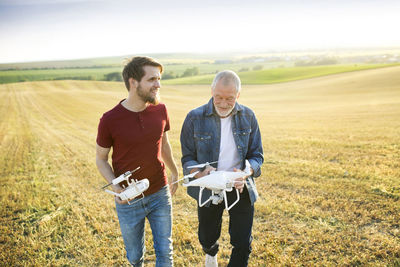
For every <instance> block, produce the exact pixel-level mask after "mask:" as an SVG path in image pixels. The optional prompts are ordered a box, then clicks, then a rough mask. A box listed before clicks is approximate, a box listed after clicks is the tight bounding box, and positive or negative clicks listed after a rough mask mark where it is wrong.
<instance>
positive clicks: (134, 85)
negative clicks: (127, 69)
mask: <svg viewBox="0 0 400 267" xmlns="http://www.w3.org/2000/svg"><path fill="white" fill-rule="evenodd" d="M138 85H139V83H138V81H136V80H135V79H133V78H129V86H130V89H133V90H136V88H137V87H138Z"/></svg>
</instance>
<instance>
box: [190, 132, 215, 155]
mask: <svg viewBox="0 0 400 267" xmlns="http://www.w3.org/2000/svg"><path fill="white" fill-rule="evenodd" d="M194 140H195V142H196V148H197V151H199V152H209V151H211V144H212V138H211V134H209V133H195V134H194Z"/></svg>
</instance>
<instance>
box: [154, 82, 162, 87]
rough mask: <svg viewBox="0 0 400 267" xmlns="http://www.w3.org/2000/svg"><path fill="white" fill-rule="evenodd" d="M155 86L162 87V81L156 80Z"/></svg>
mask: <svg viewBox="0 0 400 267" xmlns="http://www.w3.org/2000/svg"><path fill="white" fill-rule="evenodd" d="M154 86H155V87H157V88H160V87H161V81H159V80H157V81H155V83H154Z"/></svg>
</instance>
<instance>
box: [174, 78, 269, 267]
mask: <svg viewBox="0 0 400 267" xmlns="http://www.w3.org/2000/svg"><path fill="white" fill-rule="evenodd" d="M211 95H212V98H211V99H210V101H209V102H208V103H207V104H205V105H203V106H201V107H199V108H196V109H194V110H192V111H190V112H189V114H188V115H187V117H186V119H185V121H184V123H183V126H182V131H181V146H182V166H183V172H184V174H185V175H186V174H189V173H193V172H195V171H197V170H198V169H188V168H187V167H189V166H192V165H196V164H200V163H206V162H213V161H218V166H217V169H218V170H220V171H238V170H239V169H244V167H245V161H246V160H248V161H249V163H250V165H251V173H252V174H251V175H250V176H245V177H242V178H239V179H237V180H236V182H235V187H236V188H237V189H239V190H240V193H241V194H240V200H239V202H238V203H237V204H236V205H235V206H233V208H231V209H230V210H229V220H230V221H229V234H230V237H231V244H232V246H233V248H232V253H231V257H230V261H229V265H228V266H240V267H243V266H247V264H248V259H249V255H250V252H251V241H252V235H251V230H252V226H253V215H254V202H255V201H256V199H257V196H258V194H257V191H256V186H255V183H254V179H253V177H258V176H260V174H261V164H262V163H263V161H264V157H263V149H262V144H261V135H260V130H259V127H258V123H257V119H256V117H255V115H254V113H253V111H252V110H250V109H249V108H248V107H245V106H243V105H239V104H238V103H237V99H238V98H239V95H240V79H239V77H238V76H237V75H236V74H235V73H234V72H233V71H222V72H220V73H218V74H217V75H216V76H215V78H214V81H213V83H212V86H211ZM212 170H215V168H213V167H211V166H207V168H206V169H205V170H203V171H202V172H200V173H198V174H196V176H195V178H200V177H202V176H204V175H207V174H208V173H210V171H212ZM205 191H206V190H205ZM205 191H204V192H203V197H205ZM188 193H189V195H190V196H192V197H193V198H194V199H196V200H198V195H199V187H188ZM207 193H208V195H207V196H206V198H208V196H209V195H210V191H209V190H208V192H207ZM227 198H228V202H229V203H232V202H233V201H235V199H236V191H235V190H232V191H231V192H229V193H227ZM224 208H225V205H224V202H222V203H220V204H217V205H214V204H210V202H209V203H208V205H206V206H204V207H201V208H200V207H199V206H198V208H197V209H198V219H199V229H198V235H199V241H200V244H201V245H202V247H203V250H204V252H205V253H206V262H205V266H206V267H209V266H210V267H211V266H213V267H214V266H218V263H217V253H218V246H219V245H218V239H219V237H220V234H221V224H222V213H223V211H224Z"/></svg>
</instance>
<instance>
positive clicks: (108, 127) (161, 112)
mask: <svg viewBox="0 0 400 267" xmlns="http://www.w3.org/2000/svg"><path fill="white" fill-rule="evenodd" d="M122 101H123V100H122ZM122 101H121V102H122ZM121 102H120V103H119V104H118V105H117V106H115V107H114V108H113V109H111V110H110V111H108V112H106V113H104V114H103V117H102V118H101V119H100V123H99V127H98V132H97V144H98V145H99V146H101V147H105V148H108V147H112V166H113V169H114V175H115V177H118V176H119V175H121V174H122V173H125V172H127V171H132V170H134V169H136V168H137V167H139V166H140V169H139V170H137V171H136V172H135V173H134V174H133V175H132V176H131V178H132V177H133V178H135V179H137V180H141V179H144V178H147V179H149V182H150V186H149V189H147V190H146V191H145V192H144V194H145V195H150V194H153V193H155V192H157V191H158V190H160V189H161V188H162V187H163V186H165V185H166V184H167V175H166V171H165V165H164V162H163V161H162V159H161V145H162V136H163V134H164V132H166V131H168V130H169V127H170V126H169V118H168V113H167V108H166V107H165V105H164V104H161V103H160V104H158V105H149V106H148V107H147V108H146V109H145V110H143V111H141V112H133V111H130V110H128V109H126V108H124V107H123V106H122V105H121Z"/></svg>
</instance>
